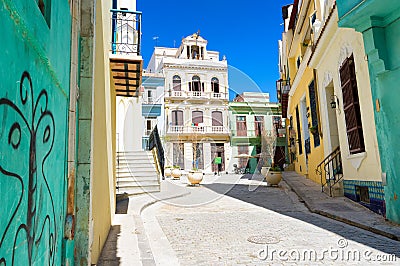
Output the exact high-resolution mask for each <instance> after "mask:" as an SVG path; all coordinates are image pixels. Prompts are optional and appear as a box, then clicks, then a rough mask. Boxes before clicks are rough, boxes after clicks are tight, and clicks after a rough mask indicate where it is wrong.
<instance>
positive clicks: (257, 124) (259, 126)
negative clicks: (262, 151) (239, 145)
mask: <svg viewBox="0 0 400 266" xmlns="http://www.w3.org/2000/svg"><path fill="white" fill-rule="evenodd" d="M254 129H255V131H256V132H255V133H256V136H261V133H262V132H263V129H264V117H263V116H255V117H254Z"/></svg>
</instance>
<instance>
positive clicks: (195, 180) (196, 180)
mask: <svg viewBox="0 0 400 266" xmlns="http://www.w3.org/2000/svg"><path fill="white" fill-rule="evenodd" d="M188 180H189V183H190V184H191V185H196V184H200V182H201V181H202V180H203V173H202V172H201V171H190V172H189V174H188Z"/></svg>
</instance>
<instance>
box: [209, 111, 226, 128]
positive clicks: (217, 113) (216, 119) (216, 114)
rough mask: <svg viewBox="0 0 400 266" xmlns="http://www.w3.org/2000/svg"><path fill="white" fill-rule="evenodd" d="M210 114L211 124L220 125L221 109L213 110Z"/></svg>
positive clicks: (221, 122) (221, 121) (221, 124)
mask: <svg viewBox="0 0 400 266" xmlns="http://www.w3.org/2000/svg"><path fill="white" fill-rule="evenodd" d="M211 116H212V126H213V127H222V126H223V119H222V112H221V111H213V112H212V113H211Z"/></svg>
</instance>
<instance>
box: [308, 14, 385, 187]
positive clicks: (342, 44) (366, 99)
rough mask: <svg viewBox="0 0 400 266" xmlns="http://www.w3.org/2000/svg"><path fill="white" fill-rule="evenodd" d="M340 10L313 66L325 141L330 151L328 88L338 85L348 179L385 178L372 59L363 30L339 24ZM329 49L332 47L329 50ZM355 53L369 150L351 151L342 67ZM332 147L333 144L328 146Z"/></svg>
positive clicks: (315, 56) (376, 179)
mask: <svg viewBox="0 0 400 266" xmlns="http://www.w3.org/2000/svg"><path fill="white" fill-rule="evenodd" d="M337 20H338V17H337V12H334V14H333V16H332V22H333V23H331V26H330V27H327V28H326V31H325V33H324V38H323V39H321V41H320V43H319V47H317V50H316V53H315V55H314V58H313V60H312V61H311V63H312V66H313V67H315V68H316V69H317V75H318V77H319V78H318V80H319V82H318V91H319V95H320V102H321V108H320V110H321V120H322V121H323V122H324V123H323V128H322V131H323V134H324V143H325V147H326V151H325V153H326V154H329V153H330V151H331V149H332V148H331V146H332V144H331V142H330V135H331V132H330V128H329V123H328V119H329V117H328V111H329V109H328V108H330V106H329V102H330V100H331V99H327V96H326V88H327V87H328V86H332V85H333V87H334V94H335V95H336V96H337V97H338V100H339V108H337V110H336V117H337V119H336V120H337V127H338V133H339V134H338V135H339V143H340V149H341V155H342V163H343V174H344V179H349V180H364V181H381V170H380V169H381V167H380V158H379V151H378V144H377V136H376V131H375V122H374V113H373V108H374V107H373V102H372V95H371V88H370V83H369V80H370V79H369V72H368V62H367V61H366V60H365V52H364V44H363V38H362V34H361V33H358V32H356V31H354V30H353V29H345V28H340V29H338V27H337ZM326 51H329V53H327V52H326ZM351 53H353V55H354V61H355V68H356V77H357V85H358V92H359V101H360V110H361V119H362V125H363V132H364V143H365V150H366V152H365V153H361V154H357V155H350V152H349V147H348V142H347V134H346V122H345V116H344V111H343V100H342V99H343V98H342V89H341V84H340V79H339V78H340V75H339V69H340V66H341V64H342V62H343V60H344V59H345V58H346V57H348V56H349V55H350V54H351ZM328 147H329V148H328Z"/></svg>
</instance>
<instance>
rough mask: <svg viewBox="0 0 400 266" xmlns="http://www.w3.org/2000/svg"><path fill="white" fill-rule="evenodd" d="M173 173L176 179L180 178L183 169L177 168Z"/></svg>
mask: <svg viewBox="0 0 400 266" xmlns="http://www.w3.org/2000/svg"><path fill="white" fill-rule="evenodd" d="M171 175H172V177H173V178H174V179H180V178H181V175H182V171H181V169H177V168H175V169H173V170H172V173H171Z"/></svg>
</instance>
